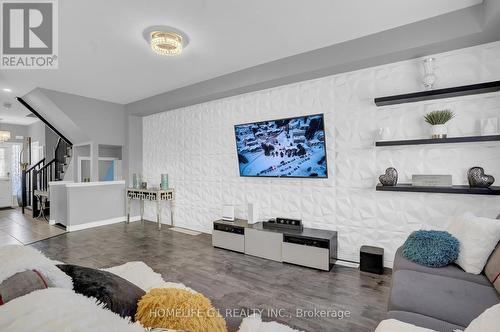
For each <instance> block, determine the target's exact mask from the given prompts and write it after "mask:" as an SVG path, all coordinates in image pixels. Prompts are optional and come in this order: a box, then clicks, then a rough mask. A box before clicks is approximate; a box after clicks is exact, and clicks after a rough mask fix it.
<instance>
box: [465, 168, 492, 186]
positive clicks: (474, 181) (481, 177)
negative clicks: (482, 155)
mask: <svg viewBox="0 0 500 332" xmlns="http://www.w3.org/2000/svg"><path fill="white" fill-rule="evenodd" d="M467 178H468V179H469V186H470V187H471V188H488V187H489V186H491V185H492V184H493V182H495V178H494V177H493V176H491V175H487V174H484V169H483V168H482V167H478V166H476V167H472V168H471V169H469V171H468V172H467Z"/></svg>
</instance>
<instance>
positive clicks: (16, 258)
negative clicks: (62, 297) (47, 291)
mask: <svg viewBox="0 0 500 332" xmlns="http://www.w3.org/2000/svg"><path fill="white" fill-rule="evenodd" d="M57 263H58V262H56V261H53V260H51V259H49V258H47V257H45V256H44V255H43V254H42V253H41V252H39V251H38V250H35V249H33V248H30V247H25V246H20V245H7V246H0V264H1V268H0V283H2V282H3V281H4V280H6V279H7V278H9V277H11V276H13V275H14V274H16V273H18V272H23V271H27V270H37V271H38V272H40V273H42V274H43V276H44V277H45V278H47V279H48V280H49V281H50V283H51V284H52V285H54V286H55V287H59V288H67V289H73V281H72V280H71V277H69V276H68V275H67V274H66V273H64V272H62V271H61V270H59V269H58V268H57V267H56V264H57Z"/></svg>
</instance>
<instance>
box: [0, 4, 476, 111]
mask: <svg viewBox="0 0 500 332" xmlns="http://www.w3.org/2000/svg"><path fill="white" fill-rule="evenodd" d="M481 2H482V0H378V1H367V0H344V1H339V0H337V1H334V0H313V1H311V0H309V1H307V0H300V1H299V0H272V1H269V0H252V1H235V0H212V1H208V0H189V1H186V0H169V1H165V0H148V1H131V0H106V1H102V0H99V1H98V0H64V1H59V17H60V19H59V26H60V28H59V30H60V31H59V54H60V55H59V61H60V62H59V69H58V70H4V71H3V72H1V73H0V88H3V87H9V88H12V89H13V90H14V92H13V94H15V95H23V94H25V93H27V92H29V91H30V90H32V89H33V88H35V87H43V88H48V89H54V90H59V91H63V92H68V93H74V94H78V95H82V96H86V97H92V98H97V99H102V100H107V101H112V102H116V103H120V104H126V103H130V102H133V101H136V100H139V99H142V98H146V97H149V96H152V95H155V94H159V93H162V92H166V91H170V90H173V89H176V88H180V87H183V86H187V85H190V84H193V83H197V82H200V81H204V80H207V79H210V78H214V77H217V76H220V75H224V74H227V73H230V72H234V71H237V70H241V69H244V68H248V67H252V66H255V65H259V64H262V63H266V62H269V61H273V60H277V59H280V58H283V57H287V56H291V55H294V54H298V53H303V52H306V51H310V50H314V49H317V48H321V47H325V46H329V45H333V44H336V43H339V42H343V41H347V40H351V39H355V38H359V37H362V36H366V35H369V34H373V33H376V32H380V31H384V30H387V29H391V28H395V27H398V26H402V25H406V24H409V23H412V22H416V21H420V20H423V19H427V18H430V17H434V16H437V15H441V14H445V13H448V12H451V11H455V10H459V9H462V8H465V7H469V6H472V5H476V4H479V3H481ZM152 25H168V26H173V27H176V28H178V29H180V30H182V31H184V32H185V33H186V34H187V35H188V36H189V38H190V44H189V46H188V47H187V48H186V49H185V51H184V53H183V54H182V55H181V56H180V57H161V56H157V55H155V54H153V53H152V52H151V51H150V49H149V47H148V45H147V44H146V42H145V40H144V39H143V37H142V33H143V30H144V29H145V28H147V27H149V26H152ZM409 37H410V36H409ZM0 96H1V101H2V103H3V98H4V95H0ZM0 105H1V104H0ZM0 117H4V116H3V115H2V114H1V113H0Z"/></svg>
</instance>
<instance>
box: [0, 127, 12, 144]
mask: <svg viewBox="0 0 500 332" xmlns="http://www.w3.org/2000/svg"><path fill="white" fill-rule="evenodd" d="M8 140H10V131H7V130H0V144H2V143H4V142H5V141H8Z"/></svg>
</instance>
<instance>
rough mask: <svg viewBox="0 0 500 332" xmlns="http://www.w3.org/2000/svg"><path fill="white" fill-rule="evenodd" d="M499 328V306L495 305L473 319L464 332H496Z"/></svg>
mask: <svg viewBox="0 0 500 332" xmlns="http://www.w3.org/2000/svg"><path fill="white" fill-rule="evenodd" d="M499 326H500V304H496V305H494V306H493V307H491V308H489V309H486V310H485V311H484V312H483V313H482V314H480V315H479V316H478V317H477V318H475V319H474V320H473V321H472V322H471V323H470V324H469V326H467V328H466V329H465V331H464V332H497V331H498V330H499Z"/></svg>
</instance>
